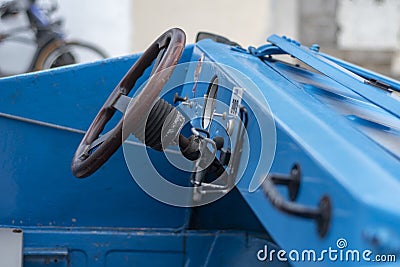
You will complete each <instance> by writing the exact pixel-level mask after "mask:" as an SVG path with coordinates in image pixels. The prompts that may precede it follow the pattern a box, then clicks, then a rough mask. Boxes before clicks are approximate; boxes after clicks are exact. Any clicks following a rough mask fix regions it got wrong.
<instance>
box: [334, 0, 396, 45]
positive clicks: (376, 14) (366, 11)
mask: <svg viewBox="0 0 400 267" xmlns="http://www.w3.org/2000/svg"><path fill="white" fill-rule="evenodd" d="M337 22H338V25H339V27H340V31H339V35H338V45H339V47H340V48H344V49H366V50H385V49H386V50H387V49H389V50H393V49H399V48H400V43H399V36H400V1H399V0H384V1H377V0H339V6H338V15H337Z"/></svg>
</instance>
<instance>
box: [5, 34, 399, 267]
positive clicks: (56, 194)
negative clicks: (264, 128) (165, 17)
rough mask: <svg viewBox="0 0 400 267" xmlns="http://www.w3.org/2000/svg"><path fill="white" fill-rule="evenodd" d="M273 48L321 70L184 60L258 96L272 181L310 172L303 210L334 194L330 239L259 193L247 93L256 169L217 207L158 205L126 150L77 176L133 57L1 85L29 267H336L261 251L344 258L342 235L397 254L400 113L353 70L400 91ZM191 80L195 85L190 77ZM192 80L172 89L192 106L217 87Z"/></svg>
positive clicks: (207, 51)
mask: <svg viewBox="0 0 400 267" xmlns="http://www.w3.org/2000/svg"><path fill="white" fill-rule="evenodd" d="M270 40H271V42H272V43H274V44H275V46H276V47H273V49H271V50H270V51H274V53H277V52H279V53H281V51H286V52H288V53H290V54H295V55H296V57H297V58H298V59H300V60H302V61H303V62H304V63H306V64H308V65H310V66H311V67H313V68H315V69H317V71H310V70H309V69H306V68H302V67H299V66H295V65H292V64H288V63H284V62H281V61H277V60H273V59H270V58H266V57H258V56H254V53H253V54H252V53H248V52H246V51H245V50H241V49H232V47H230V46H227V45H224V44H218V43H215V42H213V41H211V40H203V41H200V42H198V43H196V44H194V45H188V46H187V47H186V49H185V52H184V54H183V56H182V58H181V62H182V63H184V62H197V61H198V60H199V58H202V57H204V61H205V62H216V63H219V64H221V65H219V66H218V67H215V68H210V69H205V70H203V72H202V73H201V79H202V80H211V79H212V78H213V76H215V75H216V74H218V76H219V77H220V79H221V80H224V81H225V82H226V83H225V84H227V85H228V87H232V88H233V87H234V86H236V85H238V84H236V81H235V80H234V79H230V78H229V71H228V70H227V69H226V68H224V66H229V67H231V68H234V69H237V70H240V72H241V73H243V74H244V75H245V76H246V77H248V78H249V79H250V80H251V81H252V82H254V84H256V85H257V87H258V88H260V90H261V93H262V95H263V96H264V97H265V99H266V100H267V102H268V104H269V106H270V109H271V112H272V115H273V118H274V121H275V125H276V137H277V143H276V153H275V158H274V161H273V163H272V167H271V172H272V173H287V172H288V171H289V170H290V168H291V166H292V165H293V163H298V164H300V165H301V168H302V172H303V178H302V182H301V188H300V192H299V196H298V198H297V199H296V202H297V203H301V204H304V205H307V206H310V207H315V206H317V205H318V202H319V200H320V199H321V197H322V196H323V195H327V196H329V198H330V200H331V202H332V217H331V221H330V225H329V230H328V232H327V235H326V236H324V237H321V236H319V235H318V233H317V231H316V224H315V221H313V220H307V219H303V218H297V217H294V216H292V215H288V214H286V213H283V212H281V211H279V210H277V209H276V208H275V207H274V206H273V205H272V204H271V203H270V201H268V199H267V198H266V196H265V193H264V192H263V190H262V189H261V188H258V189H257V190H256V191H254V192H251V191H250V190H249V186H250V184H251V181H252V179H253V173H254V171H255V170H256V168H257V164H258V160H259V157H260V153H261V152H260V151H261V150H262V148H261V147H260V146H261V145H260V144H261V137H260V134H261V133H260V130H259V128H257V122H256V119H255V114H254V113H253V111H252V110H251V109H250V107H249V106H248V103H249V102H248V101H247V99H246V94H249V95H251V94H253V92H251V91H245V96H244V98H243V99H244V102H243V105H244V106H247V107H248V110H249V114H248V115H249V121H248V126H247V132H248V136H249V140H250V142H249V143H248V146H249V148H250V150H249V151H250V154H249V161H248V164H247V165H246V166H244V167H243V166H242V167H243V168H244V169H245V171H244V175H243V178H242V179H241V180H240V181H239V183H238V184H237V186H236V188H235V189H234V190H233V191H231V192H230V193H229V194H228V195H226V196H224V197H223V198H222V199H220V200H218V201H217V202H215V203H212V204H209V205H206V206H204V207H197V208H178V207H173V206H170V205H166V204H163V203H161V202H159V201H157V200H155V199H153V198H152V197H150V196H149V195H147V194H146V193H145V192H143V191H142V190H141V188H140V187H139V186H138V185H137V184H136V183H135V182H134V181H133V180H132V179H131V175H130V173H129V171H128V168H127V167H126V164H125V160H124V158H123V154H122V151H121V150H118V151H117V153H116V154H115V155H114V156H113V157H112V158H111V159H110V160H109V161H108V162H107V163H106V164H105V165H104V166H103V167H102V168H101V169H100V170H99V171H98V172H97V173H95V174H94V175H93V177H90V178H88V179H85V180H77V179H75V178H73V177H72V174H71V172H70V161H71V157H72V155H73V153H74V150H75V148H76V146H77V145H78V143H79V141H80V140H81V138H82V134H83V133H84V131H85V129H86V128H87V127H88V125H89V123H90V122H91V120H92V119H93V117H94V116H95V114H96V112H97V111H98V109H99V108H100V107H101V105H102V103H103V102H104V100H105V99H106V97H107V95H108V94H109V93H110V92H111V89H112V88H114V86H115V85H116V84H117V82H118V81H119V80H120V79H121V78H122V75H123V74H124V73H125V72H126V71H127V69H128V68H129V67H130V66H131V65H132V63H133V62H135V60H137V58H138V57H139V56H140V55H134V56H129V57H123V58H116V59H109V60H105V61H101V62H96V63H92V64H86V65H77V66H70V67H64V68H60V69H55V70H50V71H44V72H39V73H34V74H26V75H20V76H15V77H9V78H4V79H1V80H0V129H1V130H0V138H1V139H0V140H1V142H0V143H1V146H0V147H1V154H0V162H1V168H0V190H1V194H0V210H1V213H0V226H1V227H16V228H21V229H22V230H23V231H24V255H25V256H24V257H25V265H24V266H28V267H34V266H44V265H46V266H119V267H121V266H258V265H262V266H289V265H291V266H338V265H337V264H338V263H337V262H334V261H324V262H323V263H321V262H312V261H309V262H304V261H303V262H299V261H293V262H281V261H276V260H275V261H273V262H271V261H266V262H263V261H260V260H259V259H258V258H257V253H258V252H259V251H260V249H263V247H264V246H268V247H269V249H275V250H279V249H284V250H286V251H290V250H298V251H302V250H309V249H314V250H316V251H322V250H324V249H328V248H329V247H333V248H337V247H336V242H337V240H338V239H341V238H344V239H346V240H347V241H348V246H349V248H352V249H357V250H366V249H368V250H371V251H372V253H373V254H374V255H375V254H379V253H386V254H393V255H397V256H398V257H400V255H399V253H400V227H399V226H400V223H399V222H400V211H399V209H398V204H399V200H400V198H399V196H400V194H399V192H400V162H399V158H400V156H399V155H400V149H398V147H399V144H400V142H399V141H400V123H399V114H400V113H399V110H398V109H399V105H398V104H399V103H398V102H397V100H395V99H394V98H392V97H391V96H389V95H388V94H386V93H385V92H383V91H379V89H377V88H375V87H373V86H371V85H368V84H365V83H363V82H362V81H363V78H361V77H358V76H355V74H354V73H357V74H359V75H361V76H363V77H364V78H366V77H371V78H374V79H378V78H379V79H380V80H382V81H384V82H386V83H389V84H390V85H391V86H392V88H394V89H397V88H400V86H399V83H397V82H396V81H393V80H389V79H387V78H385V77H381V76H379V75H378V74H373V73H370V72H368V71H366V70H363V69H360V68H358V67H356V66H353V65H350V64H348V63H346V62H343V61H339V60H337V59H334V58H331V57H328V56H326V55H323V54H319V53H318V52H315V51H311V50H310V51H308V50H307V49H308V48H305V47H302V46H299V45H298V44H297V43H294V42H292V41H290V40H287V39H284V38H279V37H277V36H273V37H271V39H270ZM278 48H279V49H278ZM340 66H341V67H340ZM344 69H347V70H344ZM186 71H187V73H186V75H184V77H186V78H185V79H188V80H189V77H193V72H194V70H193V69H191V68H189V69H187V70H186ZM349 71H353V73H349ZM148 75H149V73H145V75H144V76H145V77H143V78H142V80H141V81H144V79H145V78H146V76H148ZM360 81H361V82H360ZM140 83H141V82H139V83H138V85H136V87H138V86H139V85H140ZM183 84H184V85H183V86H182V87H179V88H176V92H178V93H179V94H180V95H182V96H189V98H193V97H194V94H196V96H198V97H202V96H203V95H204V94H206V92H207V88H208V84H199V86H198V88H197V91H195V92H193V90H192V88H193V86H192V84H185V83H184V81H183ZM136 89H137V88H135V89H134V91H135V90H136ZM174 92H175V91H174ZM170 97H171V95H167V96H166V99H167V98H170ZM167 100H168V99H167ZM169 100H170V99H169ZM218 100H220V101H222V102H224V103H226V104H227V106H229V104H230V101H231V93H229V91H224V90H222V91H221V93H219V94H218ZM191 123H192V125H195V126H198V125H199V122H198V121H192V122H191ZM210 135H211V138H212V137H214V136H216V135H221V129H219V128H218V127H215V128H211V130H210ZM223 137H224V138H225V139H226V140H227V135H224V136H223ZM230 145H231V146H232V147H233V146H235V145H236V144H235V141H233V142H232V144H230ZM153 160H154V164H155V165H158V166H160V168H161V169H163V170H162V171H163V172H166V173H168V174H170V175H168V176H169V177H172V182H175V183H177V184H182V181H183V183H184V184H186V183H187V184H189V176H188V174H184V173H182V172H178V171H176V170H175V169H174V168H170V167H165V166H167V165H164V161H165V158H164V157H162V156H158V154H154V155H153ZM265 175H266V174H265ZM279 192H280V193H282V194H285V192H286V191H284V190H279ZM321 264H322V265H321ZM374 264H376V263H374V262H370V263H365V265H366V266H372V265H374ZM346 266H360V263H359V262H347V263H346ZM383 266H395V265H383Z"/></svg>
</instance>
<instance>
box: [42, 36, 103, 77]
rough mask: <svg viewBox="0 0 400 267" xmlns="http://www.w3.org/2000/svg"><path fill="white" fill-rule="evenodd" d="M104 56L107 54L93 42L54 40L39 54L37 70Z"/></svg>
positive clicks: (98, 58)
mask: <svg viewBox="0 0 400 267" xmlns="http://www.w3.org/2000/svg"><path fill="white" fill-rule="evenodd" d="M104 58H107V54H106V53H104V52H103V51H102V50H101V49H99V48H98V47H96V46H94V45H92V44H88V43H84V42H80V41H71V42H62V41H54V42H52V43H50V44H49V45H47V47H46V48H45V49H43V51H42V52H41V53H40V55H39V56H38V58H37V60H36V64H35V70H43V69H51V68H56V67H60V66H66V65H70V64H76V63H86V62H93V61H96V60H100V59H104Z"/></svg>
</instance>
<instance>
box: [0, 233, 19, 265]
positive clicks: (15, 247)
mask: <svg viewBox="0 0 400 267" xmlns="http://www.w3.org/2000/svg"><path fill="white" fill-rule="evenodd" d="M22 243H23V232H22V230H21V229H16V228H0V266H7V267H22V262H23V253H22V248H23V245H22Z"/></svg>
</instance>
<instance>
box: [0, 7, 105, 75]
mask: <svg viewBox="0 0 400 267" xmlns="http://www.w3.org/2000/svg"><path fill="white" fill-rule="evenodd" d="M56 10H57V6H56V5H53V6H52V7H51V8H48V9H42V8H40V7H39V6H38V5H37V4H36V1H35V0H32V1H29V6H28V8H26V9H25V10H22V9H21V7H19V6H18V2H17V1H9V2H6V3H4V4H3V5H2V6H0V17H1V19H7V18H9V17H12V16H14V15H16V14H19V13H20V12H26V16H27V18H28V21H29V25H28V26H23V27H16V28H13V29H12V30H10V31H8V32H3V33H0V44H1V43H2V42H4V41H14V42H23V43H28V42H29V43H32V44H34V45H36V46H37V48H36V51H35V53H34V56H33V58H32V61H31V62H30V65H29V67H28V69H26V70H25V71H24V72H31V71H38V70H43V69H50V68H55V67H60V66H65V65H70V64H75V63H81V62H87V61H93V60H99V59H104V58H107V54H106V53H105V52H103V51H102V50H101V49H100V48H98V47H97V46H95V45H93V44H90V43H86V42H82V41H73V40H67V39H66V38H65V34H64V33H63V31H61V25H62V23H63V21H62V20H61V19H58V20H52V19H51V15H52V14H53V12H54V11H56ZM27 31H33V33H34V38H33V39H31V38H27V37H25V36H22V35H20V33H24V32H27ZM82 52H83V53H82ZM84 52H86V54H85V53H84ZM85 56H86V58H84V57H85ZM88 56H89V60H88V58H87V57H88ZM13 74H17V73H6V72H3V71H2V70H0V77H4V76H9V75H13Z"/></svg>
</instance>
